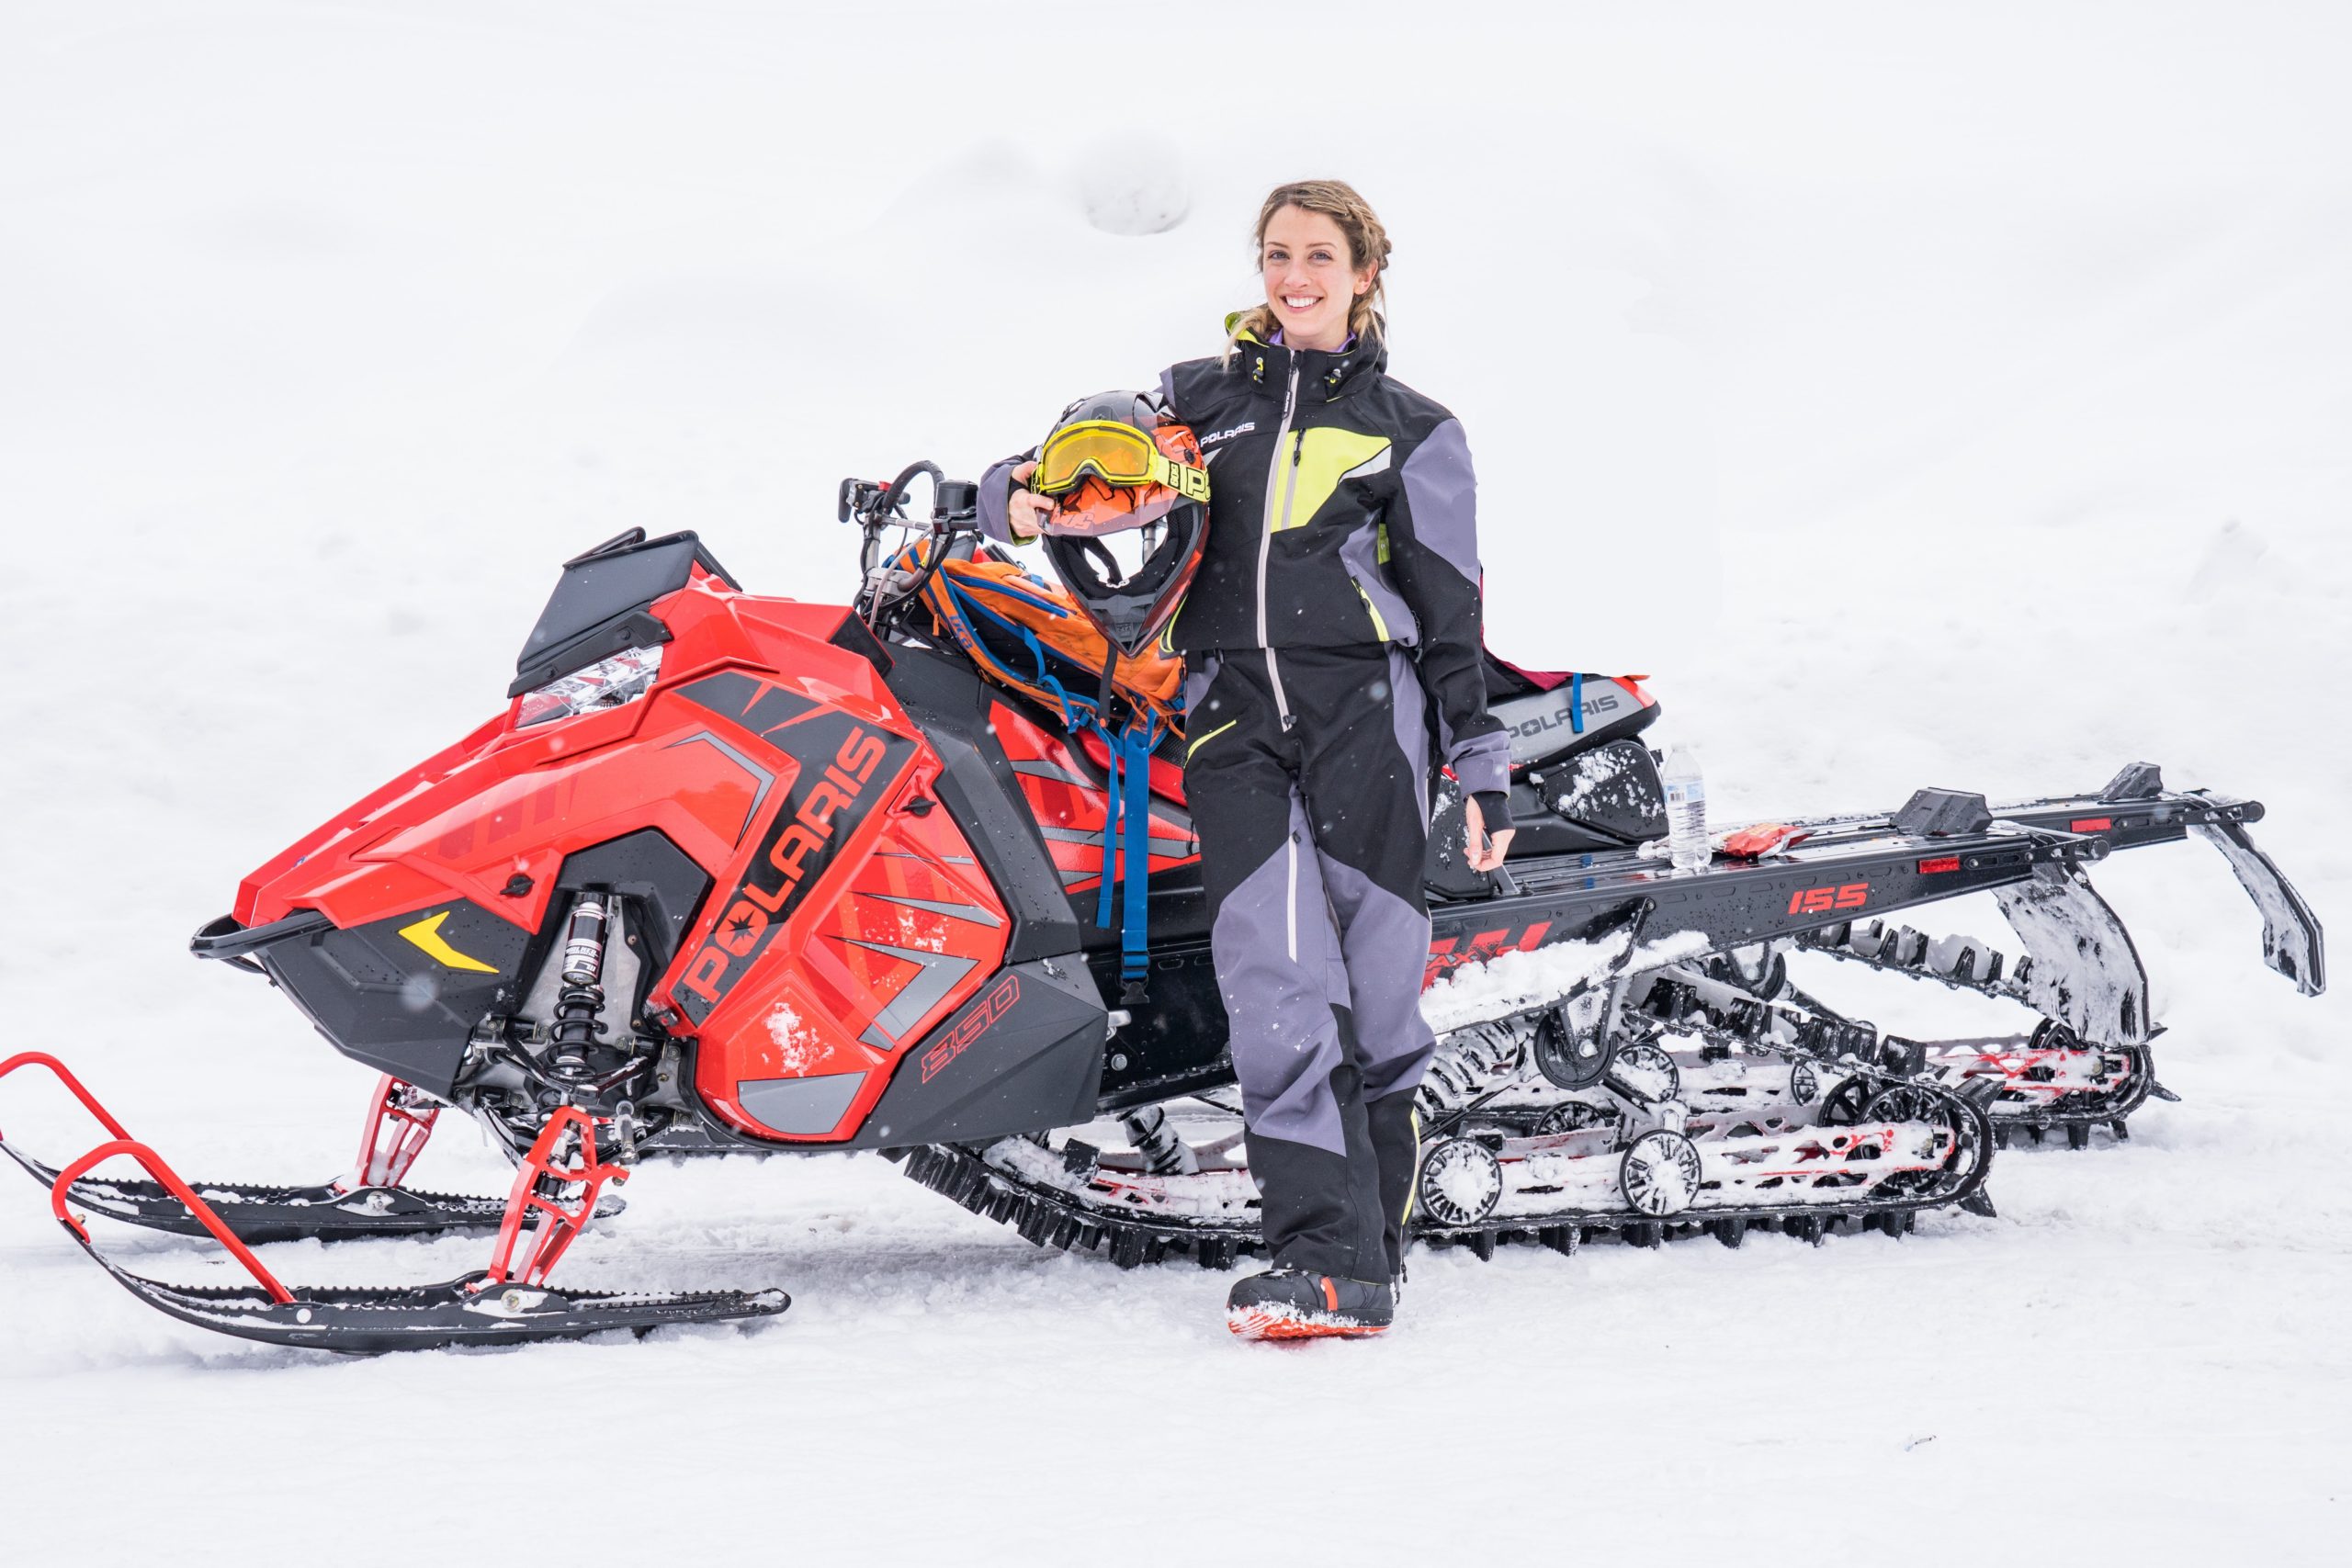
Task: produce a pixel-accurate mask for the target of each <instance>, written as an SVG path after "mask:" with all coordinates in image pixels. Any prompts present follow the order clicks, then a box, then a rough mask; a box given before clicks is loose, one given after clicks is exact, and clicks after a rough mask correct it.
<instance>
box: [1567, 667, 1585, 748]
mask: <svg viewBox="0 0 2352 1568" xmlns="http://www.w3.org/2000/svg"><path fill="white" fill-rule="evenodd" d="M1568 733H1569V734H1571V735H1582V734H1583V733H1584V676H1583V675H1581V674H1576V675H1571V676H1569V677H1568Z"/></svg>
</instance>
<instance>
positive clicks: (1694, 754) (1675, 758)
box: [1659, 744, 1714, 871]
mask: <svg viewBox="0 0 2352 1568" xmlns="http://www.w3.org/2000/svg"><path fill="white" fill-rule="evenodd" d="M1659 777H1660V782H1661V783H1663V784H1665V785H1666V848H1667V854H1668V857H1669V858H1670V859H1672V860H1673V862H1674V869H1675V870H1677V871H1703V870H1705V869H1706V866H1707V863H1708V862H1709V861H1710V860H1712V859H1713V858H1714V856H1713V851H1712V850H1711V849H1710V848H1709V847H1708V844H1707V781H1706V780H1705V778H1704V777H1702V775H1701V773H1700V772H1699V749H1698V748H1697V747H1695V746H1691V745H1688V744H1678V745H1676V746H1675V748H1674V749H1673V750H1670V751H1668V753H1667V754H1666V771H1665V773H1662V774H1661V775H1660V776H1659Z"/></svg>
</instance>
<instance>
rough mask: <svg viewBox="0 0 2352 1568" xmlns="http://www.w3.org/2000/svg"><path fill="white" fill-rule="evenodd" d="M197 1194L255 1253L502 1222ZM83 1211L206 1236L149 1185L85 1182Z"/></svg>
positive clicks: (420, 1203)
mask: <svg viewBox="0 0 2352 1568" xmlns="http://www.w3.org/2000/svg"><path fill="white" fill-rule="evenodd" d="M0 1154H5V1155H6V1156H8V1157H9V1158H10V1159H13V1160H15V1161H16V1162H17V1164H18V1165H19V1166H22V1167H23V1168H25V1170H26V1171H27V1172H28V1173H29V1174H30V1175H31V1177H32V1179H34V1180H35V1181H38V1182H40V1184H41V1186H42V1187H44V1188H53V1187H55V1186H56V1185H57V1172H56V1171H55V1170H54V1169H53V1168H51V1167H49V1166H47V1165H44V1164H42V1163H41V1162H40V1160H37V1159H35V1158H33V1157H32V1156H30V1155H28V1154H26V1153H25V1152H24V1151H22V1150H21V1149H18V1148H17V1146H16V1145H13V1144H8V1143H5V1142H0ZM198 1191H199V1192H201V1193H202V1194H203V1196H204V1200H205V1201H206V1202H208V1203H209V1204H210V1205H211V1206H212V1212H213V1213H216V1214H219V1215H220V1219H221V1221H222V1223H223V1224H227V1225H228V1227H229V1228H230V1229H231V1230H232V1231H234V1232H235V1233H236V1235H237V1239H239V1240H240V1241H243V1242H247V1243H249V1244H251V1245H253V1246H254V1247H260V1246H262V1245H264V1244H265V1243H267V1242H274V1241H300V1240H302V1239H304V1238H306V1237H307V1238H309V1239H311V1240H313V1241H322V1242H328V1241H357V1240H365V1239H368V1238H369V1237H376V1236H403V1235H439V1234H442V1233H444V1232H467V1231H477V1232H478V1231H494V1230H496V1229H497V1228H498V1225H499V1222H500V1221H501V1220H502V1219H503V1218H504V1217H505V1213H506V1200H505V1199H503V1198H469V1197H463V1196H459V1195H456V1194H452V1193H447V1192H419V1191H417V1190H413V1189H412V1188H407V1187H359V1188H348V1189H346V1188H342V1187H337V1186H334V1185H333V1184H327V1185H322V1186H318V1187H245V1186H238V1185H233V1184H222V1183H219V1182H210V1181H208V1182H205V1183H204V1184H203V1185H202V1186H200V1187H199V1188H198ZM68 1201H70V1202H72V1203H73V1204H74V1206H75V1207H77V1208H79V1209H82V1210H84V1211H85V1212H87V1213H93V1214H103V1215H104V1216H106V1217H107V1219H109V1220H120V1221H121V1222H122V1223H123V1224H132V1225H143V1226H145V1227H146V1228H147V1229H149V1230H157V1231H168V1232H170V1233H171V1234H173V1235H209V1234H210V1233H209V1232H208V1231H206V1230H205V1228H204V1226H203V1225H202V1224H200V1223H199V1222H198V1220H197V1218H196V1217H195V1216H194V1215H193V1214H191V1213H188V1211H187V1205H186V1204H184V1203H182V1202H181V1201H179V1200H178V1199H177V1198H175V1197H173V1196H172V1194H171V1193H170V1192H169V1191H168V1190H165V1188H164V1186H163V1184H162V1183H160V1182H155V1181H118V1180H112V1179H106V1178H101V1177H96V1176H85V1177H83V1178H82V1179H80V1180H78V1181H76V1182H74V1189H73V1193H72V1196H71V1197H70V1198H69V1199H68ZM626 1208H628V1202H627V1201H625V1200H623V1199H620V1198H605V1199H603V1200H601V1201H599V1202H598V1203H597V1205H596V1217H597V1218H598V1219H610V1218H612V1217H613V1216H614V1215H616V1214H618V1213H621V1212H622V1211H623V1210H624V1209H626Z"/></svg>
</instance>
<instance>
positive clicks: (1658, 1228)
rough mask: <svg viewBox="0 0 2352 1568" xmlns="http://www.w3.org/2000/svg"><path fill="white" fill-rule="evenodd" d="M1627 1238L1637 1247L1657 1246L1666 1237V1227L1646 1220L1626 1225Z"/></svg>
mask: <svg viewBox="0 0 2352 1568" xmlns="http://www.w3.org/2000/svg"><path fill="white" fill-rule="evenodd" d="M1625 1239H1626V1240H1627V1241H1629V1242H1631V1243H1632V1244H1633V1245H1634V1246H1635V1247H1656V1246H1657V1245H1658V1244H1659V1243H1661V1242H1663V1241H1664V1240H1665V1239H1666V1227H1665V1226H1664V1225H1661V1224H1657V1222H1656V1221H1648V1220H1645V1221H1644V1222H1642V1223H1641V1224H1632V1225H1627V1226H1626V1227H1625Z"/></svg>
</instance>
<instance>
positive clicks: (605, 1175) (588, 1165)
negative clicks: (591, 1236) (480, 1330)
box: [474, 1105, 628, 1291]
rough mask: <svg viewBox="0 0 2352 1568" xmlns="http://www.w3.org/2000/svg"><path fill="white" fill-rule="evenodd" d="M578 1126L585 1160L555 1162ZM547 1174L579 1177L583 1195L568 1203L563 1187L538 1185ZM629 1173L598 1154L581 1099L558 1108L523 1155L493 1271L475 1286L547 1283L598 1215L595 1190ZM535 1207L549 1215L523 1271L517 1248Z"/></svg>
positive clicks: (560, 1181)
mask: <svg viewBox="0 0 2352 1568" xmlns="http://www.w3.org/2000/svg"><path fill="white" fill-rule="evenodd" d="M575 1127H576V1128H578V1129H579V1133H580V1151H579V1159H580V1163H579V1164H578V1165H577V1166H574V1167H572V1168H569V1169H566V1168H563V1167H561V1166H559V1165H557V1164H556V1163H555V1162H556V1151H557V1150H558V1149H559V1148H560V1147H562V1145H563V1138H564V1134H566V1133H568V1132H570V1131H571V1129H573V1128H575ZM543 1179H544V1180H545V1181H547V1182H548V1185H549V1186H550V1187H551V1188H560V1187H561V1186H564V1185H569V1184H572V1183H579V1184H580V1185H581V1187H582V1190H581V1193H580V1196H579V1198H578V1200H577V1201H574V1202H573V1203H572V1204H571V1206H570V1207H566V1206H565V1205H564V1203H563V1202H562V1201H561V1199H560V1192H558V1191H550V1192H548V1193H545V1194H543V1193H541V1192H540V1191H539V1190H538V1187H539V1183H540V1182H541V1181H542V1180H543ZM627 1180H628V1170H627V1169H625V1168H622V1167H620V1166H617V1165H607V1164H605V1163H602V1162H600V1161H599V1160H598V1159H597V1158H596V1118H595V1117H594V1116H591V1115H590V1114H589V1113H588V1112H586V1111H582V1110H581V1109H580V1108H579V1107H578V1106H576V1105H566V1106H563V1107H561V1108H560V1109H559V1110H558V1111H556V1113H555V1114H554V1115H553V1116H550V1117H548V1124H547V1125H546V1126H545V1127H542V1128H541V1129H540V1130H539V1135H538V1138H537V1141H536V1142H534V1143H533V1144H532V1145H531V1152H530V1153H529V1154H528V1155H526V1156H524V1160H523V1168H522V1169H520V1170H518V1171H516V1172H515V1187H514V1190H512V1191H511V1192H509V1193H508V1194H507V1197H506V1219H505V1222H504V1223H503V1224H501V1225H500V1226H499V1227H498V1247H497V1248H496V1250H495V1251H493V1252H492V1254H491V1258H490V1269H489V1271H488V1272H487V1273H485V1274H484V1275H483V1276H482V1278H481V1282H480V1283H479V1284H477V1285H476V1286H475V1287H474V1288H475V1289H476V1290H484V1291H486V1290H490V1289H492V1288H494V1287H496V1286H499V1285H503V1284H507V1283H510V1282H512V1281H515V1280H520V1281H521V1282H522V1283H524V1284H526V1285H544V1284H546V1283H547V1279H548V1274H550V1273H552V1272H553V1271H554V1269H555V1266H556V1262H557V1260H558V1259H559V1258H562V1256H563V1254H564V1251H565V1249H566V1248H568V1247H571V1244H572V1241H573V1240H574V1239H575V1238H576V1237H577V1236H578V1235H580V1233H581V1232H582V1230H584V1229H586V1228H587V1225H588V1222H589V1221H590V1220H592V1219H594V1217H595V1214H596V1196H597V1194H598V1193H600V1192H602V1191H603V1190H605V1182H607V1181H627ZM534 1210H536V1211H537V1212H538V1213H540V1214H543V1215H545V1216H546V1218H545V1220H544V1221H543V1222H541V1223H539V1224H535V1225H534V1226H533V1227H532V1234H531V1254H530V1259H529V1261H528V1262H527V1263H526V1264H525V1265H524V1267H523V1268H522V1269H520V1270H519V1271H518V1270H517V1269H515V1248H516V1247H518V1246H520V1245H521V1244H522V1241H523V1226H524V1222H525V1221H526V1220H527V1219H529V1218H530V1217H531V1215H532V1212H533V1211H534Z"/></svg>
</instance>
